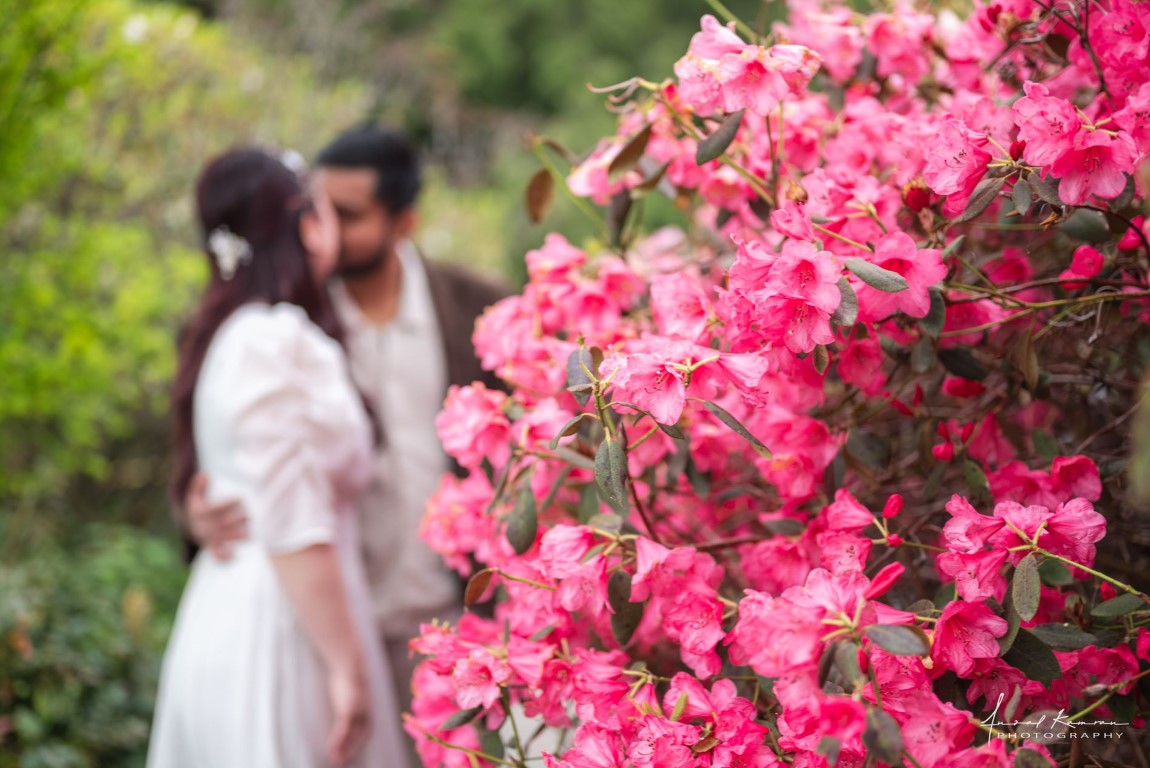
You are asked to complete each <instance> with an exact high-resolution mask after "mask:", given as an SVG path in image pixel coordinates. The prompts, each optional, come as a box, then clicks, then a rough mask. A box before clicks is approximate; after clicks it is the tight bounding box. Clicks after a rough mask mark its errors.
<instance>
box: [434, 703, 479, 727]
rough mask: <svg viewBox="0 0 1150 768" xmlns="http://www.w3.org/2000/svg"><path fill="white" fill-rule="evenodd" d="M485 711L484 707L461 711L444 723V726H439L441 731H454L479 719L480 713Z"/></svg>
mask: <svg viewBox="0 0 1150 768" xmlns="http://www.w3.org/2000/svg"><path fill="white" fill-rule="evenodd" d="M482 711H483V707H481V706H480V707H472V708H471V709H461V710H459V711H458V712H456V713H455V714H454V715H452V716H451V717H449V718H447V719H446V720H444V721H443V725H441V726H439V730H440V731H453V730H455V729H456V728H459V727H461V726H464V725H467V724H468V723H470V722H471V721H472V720H474V719H475V718H477V717H479V713H480V712H482Z"/></svg>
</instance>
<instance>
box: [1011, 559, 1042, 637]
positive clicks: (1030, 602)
mask: <svg viewBox="0 0 1150 768" xmlns="http://www.w3.org/2000/svg"><path fill="white" fill-rule="evenodd" d="M1010 594H1011V596H1012V597H1013V598H1014V609H1015V610H1016V611H1018V615H1019V616H1020V617H1022V620H1023V621H1030V620H1031V619H1033V618H1034V615H1035V614H1036V613H1038V601H1039V600H1040V599H1041V597H1042V582H1041V581H1040V580H1039V578H1038V558H1036V557H1035V556H1034V553H1033V552H1031V553H1030V554H1028V555H1027V556H1026V557H1024V558H1022V560H1021V561H1019V563H1018V565H1017V566H1015V568H1014V579H1013V581H1012V582H1011V585H1010Z"/></svg>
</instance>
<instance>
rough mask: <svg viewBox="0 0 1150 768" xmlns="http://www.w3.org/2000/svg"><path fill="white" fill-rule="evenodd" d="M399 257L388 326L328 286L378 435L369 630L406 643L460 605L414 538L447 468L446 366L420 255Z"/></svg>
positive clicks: (368, 519)
mask: <svg viewBox="0 0 1150 768" xmlns="http://www.w3.org/2000/svg"><path fill="white" fill-rule="evenodd" d="M397 251H398V255H399V260H400V266H401V271H402V278H401V281H402V282H401V287H400V295H399V306H398V308H397V311H396V316H395V318H394V319H393V320H392V321H391V322H389V323H387V324H384V325H380V324H378V323H374V322H372V321H371V320H369V319H368V318H367V317H365V316H364V315H363V313H362V312H360V310H359V307H358V306H357V305H356V303H355V300H354V299H352V297H351V295H350V294H349V293H348V291H347V287H346V286H345V285H344V284H343V282H342V281H340V280H338V279H337V280H333V281H332V283H331V297H332V302H333V304H334V306H335V311H336V313H337V314H338V315H339V318H340V321H341V322H342V323H343V326H344V330H345V333H346V335H347V339H346V344H347V353H348V358H349V360H350V367H351V374H352V378H353V379H354V380H355V383H356V385H357V386H358V387H359V389H360V391H361V392H363V393H364V394H365V395H366V396H367V398H368V399H369V400H370V401H371V404H372V407H373V408H375V410H376V415H377V416H378V418H379V420H380V422H381V423H382V426H383V432H384V435H385V438H384V445H383V446H382V448H381V449H378V450H377V453H376V457H375V463H376V469H377V471H376V476H375V477H374V478H373V479H372V482H371V485H370V486H369V487H368V489H367V490H366V491H365V492H364V494H363V496H362V498H361V499H360V503H359V512H360V532H361V536H362V539H363V554H364V562H365V565H366V567H367V578H368V583H369V586H370V588H371V597H372V603H373V606H374V610H375V621H376V626H377V628H378V630H379V632H380V634H381V635H382V636H383V637H385V638H400V637H410V636H412V635H414V634H416V632H417V631H418V629H419V624H420V622H425V621H430V620H431V619H432V618H434V617H436V616H448V615H450V614H451V613H452V609H453V608H454V609H455V611H458V603H459V594H458V582H457V580H456V579H455V577H454V576H453V575H452V574H451V573H449V572H448V570H447V568H446V566H445V565H444V564H443V561H442V560H441V559H440V557H439V556H438V555H436V554H434V553H433V552H432V551H431V550H430V549H428V547H427V545H426V544H424V543H423V542H422V541H421V540H420V539H419V537H418V531H419V525H420V521H421V519H422V518H423V512H424V508H425V506H426V504H427V500H428V499H429V498H431V495H432V494H433V493H434V492H435V490H436V488H437V487H438V486H439V481H440V478H441V477H442V476H443V473H445V472H447V471H448V469H449V466H450V464H449V462H448V458H447V455H446V454H445V453H444V451H443V446H442V445H441V444H440V442H439V437H438V435H437V434H436V431H435V417H436V414H438V413H439V410H440V408H441V407H442V405H443V394H444V392H445V391H446V390H447V360H446V356H445V353H444V349H443V341H442V336H441V335H440V329H439V323H438V321H437V320H436V315H435V307H434V305H433V304H432V300H431V292H430V290H429V288H428V283H427V273H426V272H425V270H424V268H423V263H422V261H421V260H420V257H419V254H418V252H417V251H416V249H415V247H414V246H413V245H412V243H411V242H409V241H405V242H403V243H401V244H400V246H399V247H398V248H397Z"/></svg>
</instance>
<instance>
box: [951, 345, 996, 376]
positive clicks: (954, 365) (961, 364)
mask: <svg viewBox="0 0 1150 768" xmlns="http://www.w3.org/2000/svg"><path fill="white" fill-rule="evenodd" d="M938 360H939V362H940V363H942V366H943V367H944V368H946V370H948V371H950V372H951V373H953V374H954V375H955V376H960V377H962V378H964V379H970V380H972V381H982V380H983V379H985V378H986V376H987V374H988V373H989V371H987V370H986V366H984V365H983V364H982V363H980V362H978V358H976V357H975V356H974V355H973V354H972V353H971V351H970V350H969V349H967V348H966V347H946V348H945V349H940V350H939V351H938Z"/></svg>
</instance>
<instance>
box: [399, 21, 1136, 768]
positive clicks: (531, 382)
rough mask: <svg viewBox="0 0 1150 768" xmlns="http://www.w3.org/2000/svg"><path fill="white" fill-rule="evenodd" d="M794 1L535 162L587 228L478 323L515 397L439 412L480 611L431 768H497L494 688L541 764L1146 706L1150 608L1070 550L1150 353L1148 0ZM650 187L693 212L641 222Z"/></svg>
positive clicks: (450, 527)
mask: <svg viewBox="0 0 1150 768" xmlns="http://www.w3.org/2000/svg"><path fill="white" fill-rule="evenodd" d="M714 5H715V6H716V8H718V9H720V10H722V6H721V4H718V3H715V4H714ZM790 11H791V13H790V18H789V20H788V22H787V23H785V24H776V25H775V26H774V28H773V29H772V30H771V31H770V34H769V35H767V36H766V37H765V38H762V39H760V38H759V37H757V36H756V35H755V34H754V33H753V31H752V30H750V29H749V28H747V27H746V25H745V24H742V23H741V22H739V21H738V20H731V21H730V23H728V24H726V25H724V24H723V23H720V21H718V20H717V19H715V18H714V17H712V16H705V17H703V19H702V23H701V31H700V32H699V33H697V34H696V35H695V36H694V37H693V39H692V40H691V43H690V46H689V48H688V49H687V52H686V54H685V55H684V56H683V57H682V58H681V59H680V60H679V61H678V62H677V63H676V65H675V75H676V80H675V81H674V82H665V83H651V82H647V81H644V80H641V79H635V80H632V81H629V82H627V83H623V84H621V85H620V86H617V87H616V88H614V89H612V90H613V91H614V93H613V95H612V97H611V101H612V104H613V106H614V108H615V109H616V110H617V111H618V112H619V127H618V131H617V133H616V135H614V136H612V137H609V138H606V139H604V140H603V141H601V142H600V143H599V145H598V146H597V147H596V148H595V150H594V151H593V152H592V153H591V155H590V156H589V157H587V158H586V159H584V160H582V161H581V162H577V163H576V164H575V166H574V167H573V168H572V170H571V172H570V174H569V175H567V176H566V178H565V179H563V178H561V179H560V180H562V181H565V184H566V191H567V192H568V193H570V194H571V195H572V196H573V197H575V199H577V200H578V201H579V202H580V204H581V205H582V207H583V208H584V210H585V211H586V212H587V213H588V214H589V215H591V216H593V217H596V216H598V214H597V213H596V206H606V208H607V216H606V217H605V219H603V224H602V226H603V237H602V241H601V242H599V243H597V244H594V245H593V246H592V247H590V248H582V247H578V246H576V245H574V244H572V243H570V242H568V241H567V240H565V239H564V238H563V237H562V236H560V235H557V234H553V235H550V236H548V238H547V239H546V242H545V243H544V245H543V246H542V247H541V248H540V249H538V250H536V251H532V252H531V253H529V254H527V267H528V273H529V278H530V279H529V283H528V285H527V287H526V289H525V290H524V292H523V293H522V295H519V296H515V297H512V298H509V299H506V300H505V301H503V302H501V303H500V304H498V305H496V306H495V307H493V308H491V309H490V310H489V311H488V312H487V314H486V315H485V316H484V317H483V318H482V319H481V320H480V322H479V325H478V327H477V329H476V332H475V341H476V345H477V347H478V349H479V351H480V353H481V356H482V358H483V362H484V364H485V365H486V366H487V367H488V368H490V369H493V370H495V371H497V372H498V373H499V374H500V375H501V376H502V378H503V379H504V380H505V381H506V382H508V384H509V385H510V387H511V391H510V394H505V393H502V392H494V391H489V390H487V389H485V388H484V387H482V386H481V385H478V384H476V385H474V386H471V387H467V388H463V389H456V390H453V391H452V392H451V394H450V395H449V397H448V400H447V403H446V406H445V409H444V411H443V413H442V414H441V416H440V420H439V427H440V431H441V434H442V436H443V439H444V443H445V445H446V446H447V448H448V450H449V451H450V452H451V453H452V454H453V455H454V456H455V457H456V458H457V459H458V460H459V461H460V463H461V464H463V465H464V466H465V467H467V468H468V469H469V470H470V475H469V476H468V477H467V478H465V479H462V480H457V479H454V478H447V479H445V480H444V482H443V485H442V486H441V488H440V490H439V492H438V494H437V496H436V497H435V498H434V499H433V501H432V502H431V504H430V505H429V510H428V515H427V518H426V520H425V537H426V540H427V541H428V542H429V543H430V544H431V545H432V546H433V547H435V548H436V549H437V550H438V551H440V552H441V553H442V554H443V556H444V557H445V558H447V560H448V562H449V563H451V564H452V565H453V566H454V567H456V568H458V569H459V570H460V572H461V573H464V574H468V573H470V569H471V563H472V562H473V561H478V563H479V564H480V566H481V569H480V570H479V571H478V572H476V573H474V574H473V575H472V576H471V582H470V584H469V586H468V599H469V600H470V601H472V602H475V601H480V600H487V599H489V598H491V597H492V596H494V598H495V606H494V617H493V618H491V619H486V618H481V617H479V616H477V615H474V614H468V615H466V616H464V617H463V619H462V620H460V621H459V622H458V624H457V625H455V626H446V625H434V626H427V627H425V628H424V632H423V635H422V637H421V638H419V639H418V640H416V641H415V642H414V643H413V648H414V650H416V651H417V652H419V653H421V654H424V655H425V656H426V657H427V658H426V660H425V661H424V662H423V664H422V666H421V667H420V669H419V672H418V673H417V675H416V678H415V680H414V686H415V693H416V699H415V704H414V712H413V713H412V715H411V716H410V717H409V719H408V722H407V728H408V731H409V733H411V734H412V735H413V736H414V737H415V738H416V739H417V742H418V745H419V749H420V751H421V753H422V756H423V759H424V761H425V763H426V764H427V765H429V766H432V765H435V766H438V765H447V766H468V765H490V764H504V765H523V764H524V762H525V760H526V757H525V748H526V747H527V745H528V742H529V741H530V734H520V733H518V732H516V733H515V734H514V739H513V741H512V743H511V744H510V747H511V749H510V751H508V750H507V749H506V747H507V746H508V745H506V744H504V743H502V741H501V738H500V737H499V736H498V734H497V733H496V729H498V728H499V727H500V725H501V724H502V723H503V722H504V720H505V718H506V717H507V714H508V712H509V710H510V708H511V707H512V706H513V705H521V706H522V707H523V709H524V711H525V712H526V714H527V715H528V716H532V717H537V718H538V719H539V720H540V721H541V722H543V723H545V724H547V725H550V726H555V727H562V728H570V729H572V731H571V738H570V739H569V740H568V743H567V746H566V748H565V751H563V752H562V753H561V754H545V756H544V764H545V765H546V766H548V768H589V767H592V766H594V767H596V768H607V767H609V766H619V767H621V766H634V767H635V768H641V767H646V766H659V768H666V767H678V766H773V765H782V764H790V765H795V766H824V765H863V764H864V763H866V764H875V763H876V762H877V763H880V764H888V765H903V764H907V765H916V766H924V768H925V767H926V766H936V765H937V766H998V765H1003V766H1006V765H1043V764H1046V763H1047V761H1048V760H1050V759H1051V755H1052V753H1051V752H1050V751H1049V750H1050V749H1053V750H1055V752H1057V750H1059V749H1063V748H1064V747H1060V746H1053V747H1048V746H1047V745H1046V744H1045V743H1043V742H1048V741H1051V740H1052V739H1051V737H1049V736H1046V734H1053V741H1054V742H1055V743H1056V744H1057V743H1062V744H1066V742H1065V741H1061V742H1060V739H1059V736H1061V737H1062V738H1066V737H1067V736H1068V735H1078V733H1077V732H1076V731H1071V732H1070V733H1069V734H1068V733H1067V728H1068V727H1072V726H1073V725H1077V726H1089V727H1088V728H1084V730H1092V731H1096V730H1098V729H1099V727H1100V726H1098V725H1094V723H1096V722H1097V721H1096V720H1095V718H1102V719H1105V720H1108V721H1113V722H1117V723H1125V724H1130V726H1131V727H1133V728H1134V729H1138V728H1141V727H1143V725H1144V720H1143V717H1144V713H1145V712H1146V710H1147V698H1146V688H1145V686H1144V684H1145V683H1146V682H1147V680H1148V675H1150V630H1148V629H1147V628H1146V627H1147V625H1148V624H1150V597H1147V595H1145V594H1144V593H1142V592H1141V591H1139V590H1138V589H1137V588H1135V587H1134V586H1131V585H1129V584H1126V583H1124V582H1123V581H1122V580H1121V579H1118V578H1115V577H1114V576H1112V575H1108V574H1106V573H1104V572H1103V571H1101V570H1098V569H1096V568H1095V559H1096V544H1097V543H1098V542H1099V540H1101V539H1102V538H1103V536H1104V535H1105V533H1106V527H1107V519H1106V517H1104V515H1103V513H1108V512H1109V511H1110V510H1113V509H1115V508H1117V507H1119V506H1120V505H1121V497H1120V491H1121V488H1120V485H1121V474H1120V472H1118V471H1117V469H1118V467H1116V466H1115V465H1114V461H1113V459H1114V457H1115V456H1116V455H1121V453H1122V451H1123V449H1124V443H1123V441H1122V436H1121V434H1120V430H1119V429H1118V428H1119V427H1120V426H1121V424H1122V421H1123V420H1124V419H1125V417H1126V416H1128V415H1129V413H1128V412H1127V413H1125V415H1120V414H1122V413H1123V412H1124V411H1126V409H1128V408H1129V407H1130V405H1131V403H1132V400H1133V399H1132V397H1131V391H1130V389H1131V388H1130V387H1128V386H1127V385H1126V384H1125V383H1124V382H1129V381H1131V380H1136V379H1137V378H1138V376H1139V375H1140V374H1141V370H1142V369H1143V368H1144V367H1145V365H1146V364H1147V362H1150V360H1148V359H1147V352H1146V348H1147V345H1146V342H1147V335H1146V334H1145V332H1144V331H1143V330H1142V324H1143V323H1144V322H1145V320H1146V318H1147V313H1148V312H1150V284H1148V283H1147V279H1146V272H1147V265H1148V261H1147V259H1148V257H1150V244H1148V241H1147V233H1148V231H1150V228H1148V227H1147V226H1146V225H1145V223H1144V220H1143V218H1142V217H1141V216H1139V215H1137V214H1138V212H1139V207H1140V206H1141V204H1142V201H1143V197H1142V191H1143V188H1144V185H1145V184H1146V183H1147V182H1148V181H1150V179H1146V178H1141V179H1139V178H1138V176H1139V173H1140V171H1139V168H1140V167H1141V164H1142V162H1143V161H1144V160H1145V158H1146V154H1147V152H1148V151H1150V121H1148V115H1150V5H1147V4H1145V3H1138V2H1130V1H1128V0H1101V2H1093V3H1089V2H1079V0H1069V1H1068V0H1055V2H1054V4H1053V5H1050V6H1047V5H1045V4H1044V3H1043V2H1042V1H1041V0H998V1H996V2H993V3H991V4H976V5H975V7H974V9H973V11H972V13H971V14H970V16H969V17H968V18H967V19H965V20H962V19H959V18H958V17H957V16H956V15H954V14H953V13H952V12H950V11H941V12H940V13H938V14H937V15H931V14H925V13H920V12H918V11H916V10H915V9H913V8H912V7H910V6H909V5H907V4H899V5H898V6H897V7H896V9H895V10H894V11H893V12H891V13H874V14H871V15H869V16H866V17H860V16H858V15H857V14H855V13H852V12H851V11H850V10H848V9H847V8H845V7H841V6H837V5H834V4H833V3H830V2H828V3H819V2H816V1H814V0H791V2H790ZM536 149H537V151H538V152H539V154H540V156H541V158H543V159H544V161H545V163H546V165H547V168H546V169H544V170H543V171H541V172H540V174H539V175H537V176H536V178H535V179H533V180H532V183H531V185H530V187H529V192H528V203H529V206H530V208H531V212H532V214H533V215H535V216H541V215H542V214H543V213H544V209H545V207H546V204H547V202H548V200H549V199H550V196H551V187H550V185H551V183H552V179H553V177H555V176H556V175H558V172H557V170H556V168H557V166H556V158H557V157H561V156H562V155H563V154H564V152H563V150H562V149H561V148H559V147H557V146H556V145H554V143H553V142H549V141H546V140H542V139H540V140H538V141H537V146H536ZM653 195H667V196H668V197H670V198H672V199H673V200H674V201H675V204H676V205H677V206H678V207H679V209H680V210H682V212H683V214H684V219H685V221H686V222H687V228H686V230H685V231H676V230H660V231H657V232H655V233H652V234H651V235H650V236H648V237H639V236H638V235H637V233H638V232H639V227H638V225H637V222H638V220H639V209H640V208H641V207H642V205H643V204H644V202H645V200H646V198H648V197H650V196H653ZM1095 504H1098V508H1097V509H1096V507H1095ZM1099 510H1101V511H1099ZM1140 684H1143V687H1141V688H1140V687H1139V685H1140ZM1043 712H1045V713H1047V716H1046V719H1045V721H1042V720H1040V718H1041V717H1042V716H1043V715H1042V714H1041V713H1043ZM1043 722H1044V724H1041V723H1043ZM1067 723H1070V724H1072V725H1071V726H1068V725H1067ZM1110 728H1111V726H1110V725H1105V726H1102V729H1103V730H1109V729H1110ZM1084 738H1085V737H1084Z"/></svg>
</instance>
